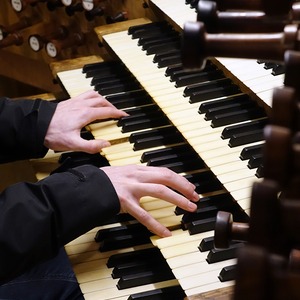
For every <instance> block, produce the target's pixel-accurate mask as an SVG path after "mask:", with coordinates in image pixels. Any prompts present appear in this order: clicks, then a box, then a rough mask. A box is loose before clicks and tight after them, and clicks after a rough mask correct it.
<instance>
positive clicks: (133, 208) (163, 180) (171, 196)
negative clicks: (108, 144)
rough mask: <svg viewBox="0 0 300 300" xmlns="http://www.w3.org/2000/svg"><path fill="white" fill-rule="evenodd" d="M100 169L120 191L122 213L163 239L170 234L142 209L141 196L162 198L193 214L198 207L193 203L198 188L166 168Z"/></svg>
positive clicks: (136, 166)
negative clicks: (127, 214) (130, 216)
mask: <svg viewBox="0 0 300 300" xmlns="http://www.w3.org/2000/svg"><path fill="white" fill-rule="evenodd" d="M101 170H103V171H104V172H105V173H106V175H107V176H108V177H109V179H110V180H111V182H112V184H113V186H114V188H115V190H116V192H117V195H118V197H119V200H120V205H121V212H123V213H129V214H130V215H132V216H133V217H135V218H136V219H137V220H138V221H139V222H140V223H142V224H143V225H145V226H146V227H147V228H148V229H149V230H150V231H151V232H153V233H154V234H157V235H159V236H161V237H167V236H170V235H171V232H170V231H169V230H168V229H167V228H166V227H165V226H163V225H162V224H160V223H159V222H158V221H157V220H155V219H154V218H153V217H152V216H151V215H150V214H149V213H148V212H147V211H145V210H144V209H143V208H142V207H141V206H140V199H141V198H142V197H144V196H151V197H155V198H159V199H162V200H165V201H168V202H170V203H173V204H174V205H177V206H179V207H180V208H182V209H185V210H187V211H190V212H193V211H195V210H196V208H197V205H196V204H195V203H193V202H196V201H198V200H199V195H198V194H197V193H196V192H195V186H194V185H193V184H192V183H190V182H189V181H188V180H187V179H185V178H184V177H183V176H181V175H178V174H176V173H174V172H173V171H171V170H169V169H167V168H162V167H148V166H138V165H129V166H122V167H103V168H101ZM175 190H176V191H178V193H177V192H175ZM179 193H180V194H179ZM192 201H193V202H192Z"/></svg>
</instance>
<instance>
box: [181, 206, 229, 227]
mask: <svg viewBox="0 0 300 300" xmlns="http://www.w3.org/2000/svg"><path fill="white" fill-rule="evenodd" d="M231 205H233V202H232V201H229V202H224V203H223V202H220V203H218V205H209V206H207V207H205V208H198V209H197V210H196V211H195V212H193V213H186V214H184V215H183V217H182V219H181V224H182V226H183V228H184V229H188V228H189V226H190V224H191V223H192V222H194V221H197V220H203V219H208V218H211V217H216V216H217V213H218V212H219V210H224V211H228V210H229V211H230V206H231Z"/></svg>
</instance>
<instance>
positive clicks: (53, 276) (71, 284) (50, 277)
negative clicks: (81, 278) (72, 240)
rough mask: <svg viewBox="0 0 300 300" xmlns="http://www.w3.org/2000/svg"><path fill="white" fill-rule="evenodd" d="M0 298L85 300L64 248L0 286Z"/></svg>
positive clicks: (7, 299)
mask: <svg viewBox="0 0 300 300" xmlns="http://www.w3.org/2000/svg"><path fill="white" fill-rule="evenodd" d="M0 299H1V300H84V297H83V295H82V292H81V290H80V288H79V285H78V283H77V279H76V277H75V274H74V272H73V269H72V266H71V264H70V261H69V259H68V257H67V255H66V252H65V251H64V249H63V248H62V249H60V251H59V253H58V255H57V256H56V257H55V258H53V259H50V260H47V261H46V262H43V263H41V264H38V265H36V266H35V267H33V268H32V269H30V270H29V271H28V272H26V273H24V274H22V275H20V276H18V277H16V278H14V279H13V280H11V281H9V282H7V283H5V284H3V285H0Z"/></svg>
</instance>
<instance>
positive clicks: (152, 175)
mask: <svg viewBox="0 0 300 300" xmlns="http://www.w3.org/2000/svg"><path fill="white" fill-rule="evenodd" d="M138 170H139V172H142V174H140V175H139V178H140V179H141V180H142V181H143V182H144V183H157V184H162V185H166V186H168V187H170V188H172V189H174V190H176V191H178V192H179V193H181V194H183V195H184V196H185V197H187V198H188V199H190V200H192V201H194V202H196V201H199V195H198V194H197V193H196V192H195V185H194V184H192V183H190V182H189V181H188V180H187V179H186V178H184V177H183V176H181V175H178V174H176V173H175V172H173V171H171V170H169V169H168V168H160V167H151V166H147V167H145V166H140V167H139V168H138Z"/></svg>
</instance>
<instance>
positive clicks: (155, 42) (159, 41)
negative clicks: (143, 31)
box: [142, 34, 178, 51]
mask: <svg viewBox="0 0 300 300" xmlns="http://www.w3.org/2000/svg"><path fill="white" fill-rule="evenodd" d="M170 43H176V44H177V43H178V37H177V36H172V35H170V34H168V35H165V36H159V37H156V38H153V39H151V40H149V41H148V42H145V43H144V44H143V46H142V50H143V51H147V50H148V49H149V48H151V47H155V46H163V45H168V44H170Z"/></svg>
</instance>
